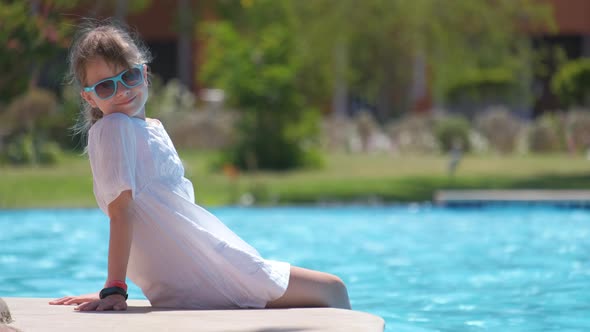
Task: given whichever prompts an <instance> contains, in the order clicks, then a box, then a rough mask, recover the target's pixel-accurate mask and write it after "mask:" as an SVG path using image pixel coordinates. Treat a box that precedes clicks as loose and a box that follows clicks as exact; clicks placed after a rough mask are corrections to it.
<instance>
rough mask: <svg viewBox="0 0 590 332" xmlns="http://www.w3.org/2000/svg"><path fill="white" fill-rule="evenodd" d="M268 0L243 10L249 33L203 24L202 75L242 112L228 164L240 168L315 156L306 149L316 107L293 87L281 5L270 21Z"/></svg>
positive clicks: (300, 162)
mask: <svg viewBox="0 0 590 332" xmlns="http://www.w3.org/2000/svg"><path fill="white" fill-rule="evenodd" d="M271 4H272V2H268V1H256V2H254V4H253V5H252V6H251V7H249V8H244V12H243V15H244V16H243V18H244V19H249V20H250V21H251V22H252V24H253V26H256V31H255V33H253V34H251V33H250V32H251V31H250V30H248V29H245V30H240V33H238V29H237V27H236V26H235V25H236V24H232V23H230V22H224V21H219V22H215V23H210V24H208V25H206V26H205V29H206V31H207V33H208V37H209V39H208V42H207V55H206V57H205V58H206V59H207V60H206V62H205V64H204V65H203V68H202V71H201V79H202V80H203V81H204V82H206V84H207V85H209V86H212V87H215V88H221V89H223V90H224V91H225V93H226V95H227V96H228V102H229V104H230V105H232V106H234V107H236V108H238V109H239V111H240V113H241V115H240V119H239V123H238V125H237V130H238V138H237V143H236V144H235V145H234V146H232V148H231V149H230V150H229V151H228V153H229V154H228V162H230V163H233V164H235V165H237V166H239V167H240V168H242V169H249V170H254V169H277V170H285V169H290V168H294V167H301V166H309V164H308V162H309V161H310V160H313V159H314V158H311V159H310V157H309V156H308V153H310V152H311V151H312V150H313V149H314V145H315V144H314V143H315V142H316V137H317V134H318V133H317V132H318V128H317V126H318V124H317V123H318V121H317V120H318V118H317V116H316V115H315V114H316V113H317V111H316V110H314V109H311V108H309V107H307V106H306V103H305V100H304V98H303V96H302V95H301V94H300V93H299V92H298V90H297V89H296V81H297V75H298V72H299V70H300V64H299V62H298V61H297V58H296V57H295V56H294V51H295V49H294V46H295V44H294V39H293V34H292V30H290V29H289V26H288V24H287V23H286V22H284V21H282V22H281V21H280V19H277V16H278V17H279V18H280V17H281V11H280V6H277V7H278V8H275V9H277V13H276V15H275V16H274V17H275V19H274V20H270V19H269V20H266V19H262V18H261V15H262V17H265V16H264V13H266V12H267V11H265V10H264V9H268V8H272V7H271ZM282 14H285V13H284V12H283V13H282ZM285 15H286V14H285Z"/></svg>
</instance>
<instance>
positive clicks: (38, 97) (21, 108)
mask: <svg viewBox="0 0 590 332" xmlns="http://www.w3.org/2000/svg"><path fill="white" fill-rule="evenodd" d="M57 109H58V105H57V98H56V97H55V96H54V95H53V94H52V93H50V92H48V91H45V90H41V89H31V90H29V91H28V92H27V93H25V94H24V95H22V96H19V97H17V98H16V99H14V100H13V101H12V103H11V104H10V105H9V106H8V111H7V113H6V115H5V117H4V120H6V123H7V125H6V127H5V128H7V132H8V135H7V139H6V141H7V144H6V147H5V148H4V151H3V152H2V154H3V157H2V159H3V160H5V161H6V162H9V163H11V164H38V163H40V164H51V163H55V162H57V161H58V160H59V154H60V152H59V147H58V146H57V145H56V144H54V143H51V141H50V140H48V133H49V130H48V128H49V127H50V125H51V123H52V121H54V120H55V117H56V116H58V115H57Z"/></svg>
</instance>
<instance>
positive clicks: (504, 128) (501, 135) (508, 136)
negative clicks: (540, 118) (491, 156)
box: [476, 107, 522, 153]
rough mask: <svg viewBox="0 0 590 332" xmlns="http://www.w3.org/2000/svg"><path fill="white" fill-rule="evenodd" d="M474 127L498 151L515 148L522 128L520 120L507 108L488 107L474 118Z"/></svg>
mask: <svg viewBox="0 0 590 332" xmlns="http://www.w3.org/2000/svg"><path fill="white" fill-rule="evenodd" d="M476 127H477V128H478V130H479V131H480V132H481V133H482V135H483V136H484V137H485V138H486V139H487V140H488V142H489V144H490V146H491V148H493V149H494V150H496V151H497V152H500V153H511V152H513V151H514V150H515V148H516V144H517V140H518V135H519V132H520V130H521V128H522V126H521V124H520V121H519V119H518V118H516V117H515V116H514V115H512V113H510V111H509V110H508V109H507V108H504V107H492V108H488V109H487V110H486V111H485V112H484V113H483V114H482V115H480V116H478V117H477V119H476Z"/></svg>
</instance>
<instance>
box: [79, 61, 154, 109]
mask: <svg viewBox="0 0 590 332" xmlns="http://www.w3.org/2000/svg"><path fill="white" fill-rule="evenodd" d="M142 67H143V64H138V65H135V66H133V67H131V68H129V69H127V70H124V71H122V72H121V73H120V74H119V75H117V76H113V77H109V78H105V79H104V80H102V81H100V82H98V83H96V84H94V85H92V86H87V87H84V91H86V92H92V91H94V94H96V96H97V97H98V98H100V99H102V100H106V99H109V98H111V97H113V96H114V95H115V94H116V93H117V85H118V84H117V83H118V82H121V84H123V85H124V86H125V87H127V88H128V89H130V88H134V87H136V86H138V85H140V84H141V83H142V82H143V74H142Z"/></svg>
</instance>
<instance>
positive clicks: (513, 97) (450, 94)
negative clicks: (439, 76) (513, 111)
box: [446, 68, 521, 105]
mask: <svg viewBox="0 0 590 332" xmlns="http://www.w3.org/2000/svg"><path fill="white" fill-rule="evenodd" d="M519 88H520V84H519V82H518V80H517V79H516V77H514V74H513V73H512V71H510V70H509V69H503V68H497V69H479V70H471V71H469V72H467V73H466V74H465V75H464V76H462V77H458V78H457V79H456V80H455V81H454V82H452V83H449V88H448V90H447V92H446V100H447V102H448V103H449V104H451V105H457V104H459V105H465V104H467V105H469V104H471V105H473V104H481V103H484V104H485V103H486V102H495V103H498V102H501V103H502V104H505V105H510V104H513V103H514V102H516V101H518V100H519V97H520V96H521V94H520V93H519Z"/></svg>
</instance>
